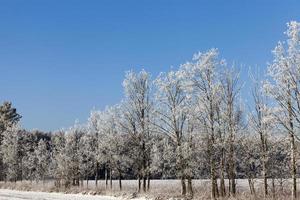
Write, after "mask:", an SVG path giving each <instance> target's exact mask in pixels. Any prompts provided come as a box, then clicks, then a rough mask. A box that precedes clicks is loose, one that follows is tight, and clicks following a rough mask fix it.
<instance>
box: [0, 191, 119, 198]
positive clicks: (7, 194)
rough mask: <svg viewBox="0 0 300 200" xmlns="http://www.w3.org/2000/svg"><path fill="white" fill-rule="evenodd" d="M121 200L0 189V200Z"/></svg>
mask: <svg viewBox="0 0 300 200" xmlns="http://www.w3.org/2000/svg"><path fill="white" fill-rule="evenodd" d="M28 199H32V200H121V198H117V197H111V196H92V195H82V194H62V193H47V192H24V191H16V190H6V189H0V200H28Z"/></svg>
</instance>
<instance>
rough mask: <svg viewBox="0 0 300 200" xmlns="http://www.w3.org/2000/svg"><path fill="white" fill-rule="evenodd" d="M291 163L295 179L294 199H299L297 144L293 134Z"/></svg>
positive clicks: (293, 178)
mask: <svg viewBox="0 0 300 200" xmlns="http://www.w3.org/2000/svg"><path fill="white" fill-rule="evenodd" d="M291 165H292V169H291V170H292V180H293V190H292V196H293V199H297V177H296V174H297V166H296V146H295V137H294V135H291Z"/></svg>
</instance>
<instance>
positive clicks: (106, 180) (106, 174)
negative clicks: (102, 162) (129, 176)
mask: <svg viewBox="0 0 300 200" xmlns="http://www.w3.org/2000/svg"><path fill="white" fill-rule="evenodd" d="M104 176H105V189H106V190H107V185H108V177H107V176H108V173H107V166H105V175H104Z"/></svg>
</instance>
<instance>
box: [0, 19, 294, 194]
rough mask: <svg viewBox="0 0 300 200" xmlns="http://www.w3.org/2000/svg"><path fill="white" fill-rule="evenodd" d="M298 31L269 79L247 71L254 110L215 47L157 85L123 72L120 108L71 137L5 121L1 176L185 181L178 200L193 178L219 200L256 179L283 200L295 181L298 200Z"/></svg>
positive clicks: (143, 184)
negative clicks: (286, 186)
mask: <svg viewBox="0 0 300 200" xmlns="http://www.w3.org/2000/svg"><path fill="white" fill-rule="evenodd" d="M299 32H300V23H297V22H290V23H288V30H287V32H286V34H287V36H288V39H287V41H286V42H285V43H278V45H277V46H276V48H275V50H274V51H273V53H274V60H273V61H272V63H271V64H269V65H268V72H267V74H266V75H267V78H266V79H265V80H260V79H259V78H258V76H255V75H253V74H252V73H250V77H251V80H252V81H253V84H252V88H251V90H249V91H248V92H249V97H247V101H248V102H252V103H248V105H246V103H245V102H244V101H243V100H242V96H241V94H240V93H241V89H242V85H243V83H242V82H241V81H240V74H239V71H238V69H237V68H236V67H234V66H230V65H228V64H227V63H226V62H225V61H224V60H223V59H220V58H219V57H218V51H217V50H216V49H211V50H209V51H207V52H205V53H198V54H195V55H194V57H193V59H192V60H191V61H190V62H187V63H185V64H183V65H181V66H180V67H179V69H178V70H172V71H169V72H167V73H161V74H160V75H159V76H158V77H157V78H156V79H154V80H152V79H151V76H150V74H149V73H148V72H146V71H144V70H142V71H141V72H138V73H136V72H132V71H130V72H128V73H126V77H125V80H124V82H123V86H124V98H123V100H122V101H121V103H120V104H118V105H115V106H111V107H108V108H106V109H105V110H104V111H97V110H93V111H91V115H90V117H89V119H88V121H87V123H86V124H83V125H82V124H78V123H76V124H75V125H74V126H73V127H71V128H70V129H68V130H61V131H57V132H55V133H51V134H44V133H41V132H38V131H33V132H26V131H24V130H20V128H19V127H18V125H17V124H18V123H17V122H18V121H19V118H20V117H19V115H17V114H15V115H14V116H15V117H11V118H9V117H6V118H5V119H4V117H2V113H1V120H2V121H3V123H2V124H7V125H5V126H3V127H4V128H3V129H2V131H1V138H2V139H1V162H2V163H1V169H2V170H1V172H2V173H1V178H2V180H5V181H17V180H32V181H34V180H35V181H43V180H45V179H50V178H51V179H54V180H55V184H56V186H57V187H66V188H68V187H70V186H72V185H73V186H80V185H82V184H83V181H84V180H86V181H87V183H88V180H91V179H94V180H95V182H96V186H97V182H98V180H99V179H105V180H106V187H107V189H109V188H111V187H112V181H111V180H112V179H118V180H119V188H120V190H121V189H122V179H137V190H138V191H139V192H147V191H149V190H151V187H150V186H151V179H168V178H178V179H180V180H181V194H182V195H183V196H187V195H188V196H190V197H193V185H192V180H193V179H196V178H209V179H210V180H211V184H210V187H211V198H212V199H217V198H219V197H226V196H235V195H236V193H237V189H236V179H238V178H245V179H248V183H249V189H250V192H251V193H252V194H253V195H255V194H256V192H257V191H256V187H255V185H254V184H255V182H254V180H255V179H257V178H261V179H263V180H264V184H263V185H264V189H263V193H264V196H265V197H267V196H269V195H273V196H275V195H276V192H275V191H276V190H278V189H279V188H276V187H278V186H276V185H275V180H277V181H279V183H280V189H281V190H283V182H284V181H286V179H288V178H292V180H293V182H292V183H293V184H292V190H291V191H292V192H291V195H292V197H293V198H296V196H297V181H296V176H297V174H298V173H297V167H298V165H297V161H298V157H299V152H298V150H297V146H298V141H299V139H298V136H297V132H298V130H299V126H300V118H299V114H300V99H299V98H300V90H299V88H300V34H299ZM250 99H252V100H251V101H250ZM10 107H11V106H10ZM246 107H249V108H246ZM13 110H14V109H13ZM10 113H15V110H14V112H10ZM10 119H11V120H10ZM9 121H10V122H9ZM8 122H9V123H8ZM225 180H226V181H227V180H228V184H225ZM270 181H271V183H272V184H271V185H270ZM270 186H271V187H270Z"/></svg>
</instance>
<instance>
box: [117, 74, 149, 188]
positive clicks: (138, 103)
mask: <svg viewBox="0 0 300 200" xmlns="http://www.w3.org/2000/svg"><path fill="white" fill-rule="evenodd" d="M123 87H124V93H125V99H124V101H123V104H122V109H123V116H124V118H123V119H124V120H123V121H121V123H120V125H121V127H122V128H123V130H125V132H126V133H128V135H129V137H130V138H131V140H132V141H134V142H135V143H136V144H134V145H135V146H136V148H138V149H137V152H138V155H137V156H135V157H136V158H137V159H138V160H136V162H137V163H138V164H139V166H138V168H139V169H138V170H139V177H141V179H142V180H143V181H142V182H143V191H144V192H146V190H147V189H149V188H150V151H151V121H152V119H151V117H152V113H153V104H152V100H151V87H152V85H151V80H150V74H149V73H147V72H146V71H145V70H142V71H140V72H139V73H135V72H133V71H129V72H127V73H126V76H125V80H124V81H123ZM127 126H128V127H127ZM130 126H131V128H130ZM147 179H148V182H147ZM147 183H148V184H147ZM139 185H140V184H139ZM139 188H140V186H139Z"/></svg>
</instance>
